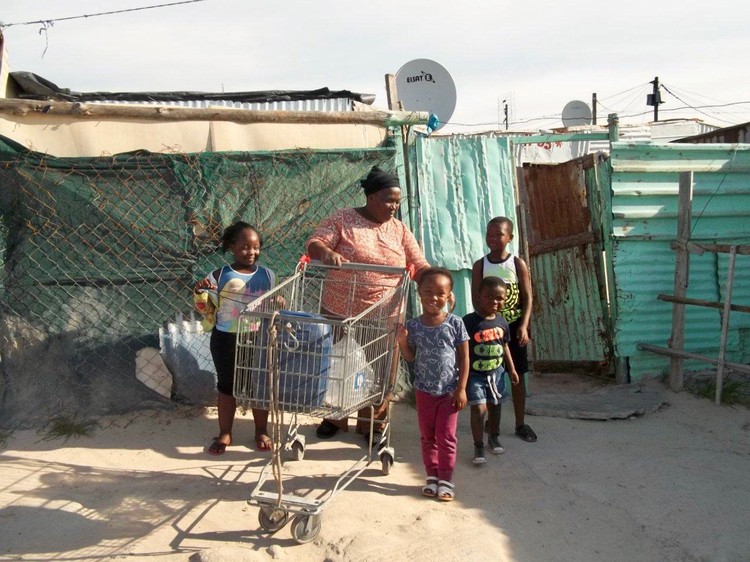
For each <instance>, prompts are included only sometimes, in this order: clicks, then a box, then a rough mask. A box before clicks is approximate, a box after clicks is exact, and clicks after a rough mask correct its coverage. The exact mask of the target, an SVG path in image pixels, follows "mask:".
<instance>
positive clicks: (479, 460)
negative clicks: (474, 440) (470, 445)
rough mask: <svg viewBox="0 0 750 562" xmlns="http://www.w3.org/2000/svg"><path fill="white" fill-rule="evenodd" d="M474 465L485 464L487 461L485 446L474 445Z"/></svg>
mask: <svg viewBox="0 0 750 562" xmlns="http://www.w3.org/2000/svg"><path fill="white" fill-rule="evenodd" d="M471 462H473V463H474V464H484V463H486V462H487V459H486V458H485V456H484V445H474V460H473V461H471Z"/></svg>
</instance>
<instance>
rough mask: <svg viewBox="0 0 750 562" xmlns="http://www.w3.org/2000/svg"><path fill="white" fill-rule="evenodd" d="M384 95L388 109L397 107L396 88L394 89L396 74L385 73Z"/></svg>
mask: <svg viewBox="0 0 750 562" xmlns="http://www.w3.org/2000/svg"><path fill="white" fill-rule="evenodd" d="M385 95H386V99H387V100H388V109H390V110H394V109H398V90H397V89H396V75H395V74H386V75H385Z"/></svg>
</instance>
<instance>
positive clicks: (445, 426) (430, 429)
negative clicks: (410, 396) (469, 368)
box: [415, 390, 458, 482]
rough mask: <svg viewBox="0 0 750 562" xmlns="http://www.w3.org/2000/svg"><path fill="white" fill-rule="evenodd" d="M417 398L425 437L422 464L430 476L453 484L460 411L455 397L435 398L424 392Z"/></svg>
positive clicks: (418, 412)
mask: <svg viewBox="0 0 750 562" xmlns="http://www.w3.org/2000/svg"><path fill="white" fill-rule="evenodd" d="M415 394H416V397H417V419H418V420H419V432H420V433H421V434H422V462H423V463H424V469H425V471H426V472H427V476H436V477H437V478H438V480H447V481H448V482H452V481H453V468H454V467H455V466H456V425H457V423H458V411H457V410H456V408H455V407H454V406H453V395H452V394H444V395H442V396H433V395H432V394H429V393H427V392H422V391H421V390H417V391H415Z"/></svg>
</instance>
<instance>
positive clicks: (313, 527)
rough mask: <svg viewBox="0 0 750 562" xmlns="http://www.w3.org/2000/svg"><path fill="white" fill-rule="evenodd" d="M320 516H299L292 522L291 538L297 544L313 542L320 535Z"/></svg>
mask: <svg viewBox="0 0 750 562" xmlns="http://www.w3.org/2000/svg"><path fill="white" fill-rule="evenodd" d="M320 526H321V525H320V516H319V515H304V514H299V515H297V516H296V517H295V518H294V521H292V537H294V540H295V541H297V542H298V543H299V544H305V543H307V542H310V541H314V540H315V538H316V537H317V536H318V535H319V534H320Z"/></svg>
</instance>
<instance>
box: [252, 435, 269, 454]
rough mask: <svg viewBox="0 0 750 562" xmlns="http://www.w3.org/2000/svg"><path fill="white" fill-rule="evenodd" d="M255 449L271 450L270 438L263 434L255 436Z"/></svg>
mask: <svg viewBox="0 0 750 562" xmlns="http://www.w3.org/2000/svg"><path fill="white" fill-rule="evenodd" d="M255 448H256V449H258V450H259V451H270V450H271V449H272V448H273V443H272V442H271V438H270V437H268V435H266V434H265V433H260V434H258V435H256V436H255Z"/></svg>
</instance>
